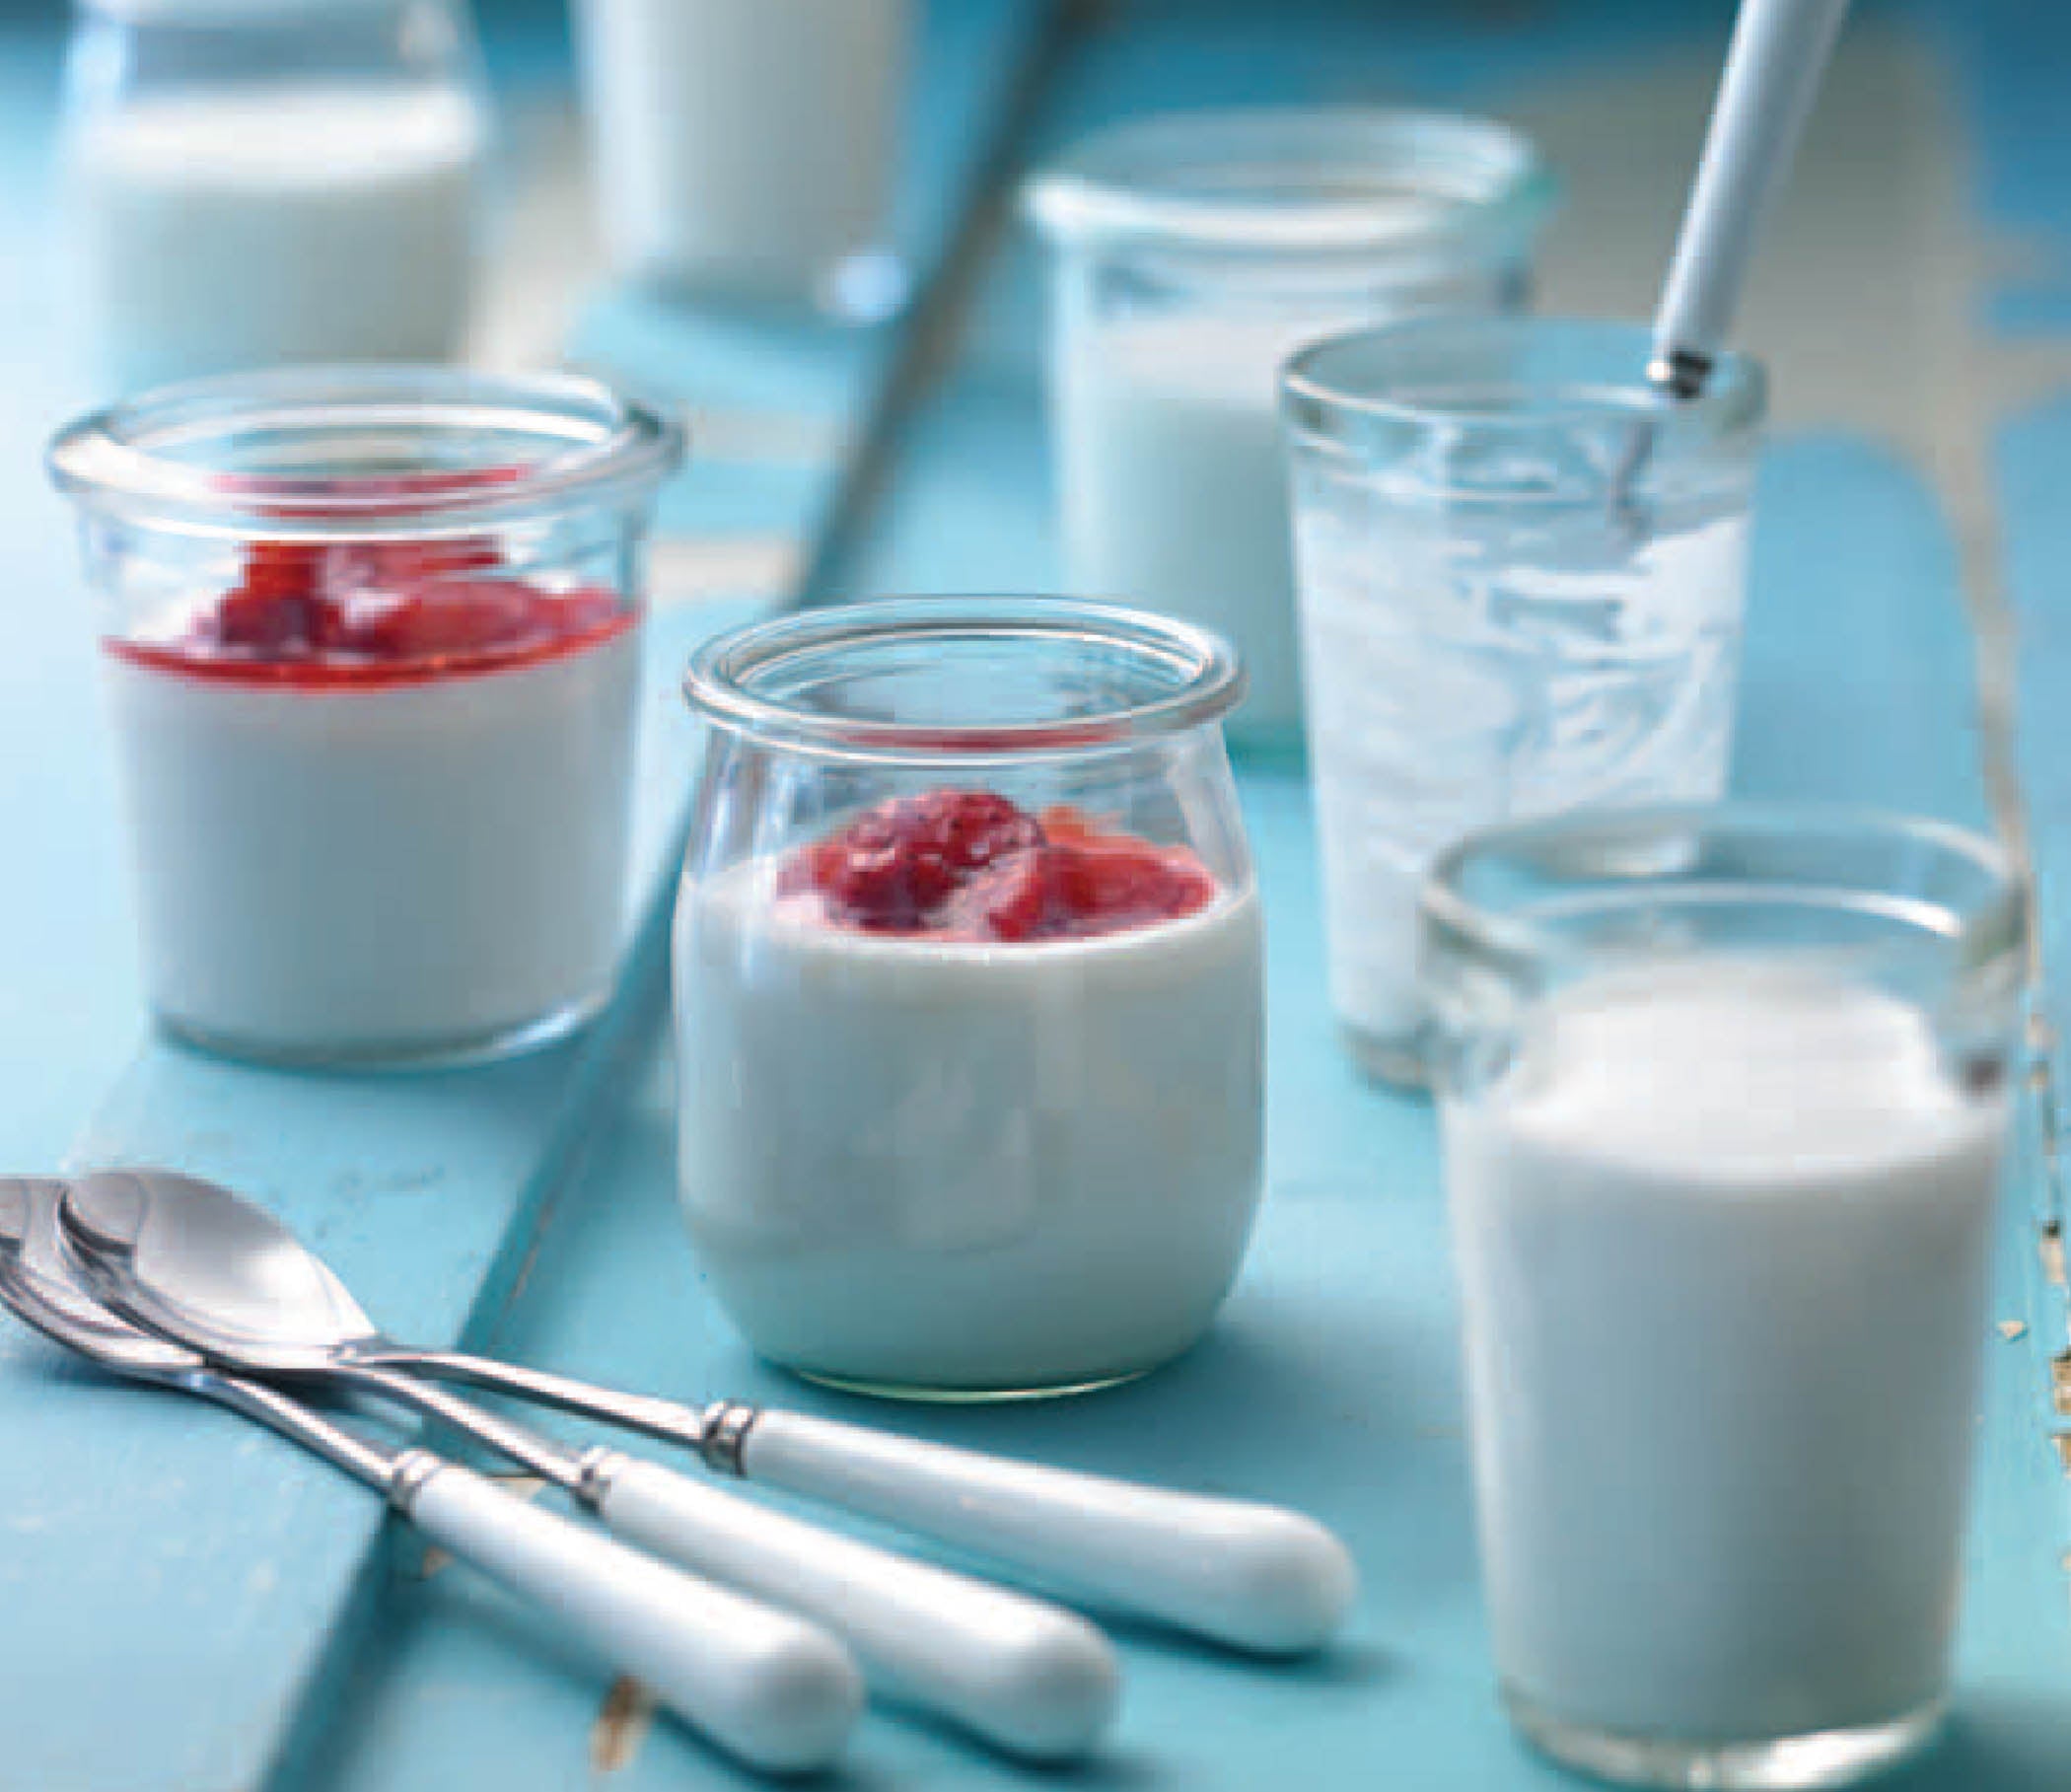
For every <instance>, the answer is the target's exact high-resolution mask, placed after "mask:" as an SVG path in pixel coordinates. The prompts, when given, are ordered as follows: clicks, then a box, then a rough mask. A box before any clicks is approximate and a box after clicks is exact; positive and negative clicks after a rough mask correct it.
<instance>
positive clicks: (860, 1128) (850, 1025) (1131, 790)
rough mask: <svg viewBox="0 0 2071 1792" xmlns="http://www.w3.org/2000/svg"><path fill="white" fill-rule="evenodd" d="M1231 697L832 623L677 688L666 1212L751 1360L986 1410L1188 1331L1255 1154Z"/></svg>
mask: <svg viewBox="0 0 2071 1792" xmlns="http://www.w3.org/2000/svg"><path fill="white" fill-rule="evenodd" d="M1242 686H1243V679H1242V674H1241V672H1240V670H1239V668H1238V665H1237V662H1236V660H1235V658H1234V656H1233V655H1232V653H1231V651H1230V650H1229V648H1228V647H1227V646H1226V645H1225V644H1224V643H1223V642H1221V641H1220V640H1219V639H1217V638H1216V637H1214V636H1212V635H1209V634H1207V633H1205V632H1203V631H1200V630H1197V629H1193V628H1190V627H1187V626H1185V625H1184V624H1180V623H1176V622H1170V621H1166V620H1163V619H1161V618H1158V617H1154V616H1150V615H1146V614H1143V613H1141V612H1136V611H1131V610H1127V609H1117V608H1114V607H1110V606H1104V605H1097V604H1083V603H1077V602H1068V601H1064V600H1058V599H1026V600H1018V599H990V600H964V599H951V598H930V599H915V600H906V601H899V602H886V603H871V604H859V605H854V606H848V607H844V608H841V609H828V610H819V611H812V612H808V613H806V614H803V615H798V616H793V617H789V618H785V619H781V620H778V621H775V622H771V623H766V624H762V625H758V626H755V627H752V628H749V629H747V630H744V631H741V632H738V633H736V634H734V635H731V636H728V637H726V638H724V639H722V640H719V641H717V642H715V643H713V644H712V645H710V646H709V647H707V648H706V649H705V650H704V651H703V652H702V653H700V654H699V655H698V657H697V658H696V660H695V661H694V662H693V664H692V666H691V669H690V673H689V678H688V681H687V690H688V695H689V698H690V702H691V704H692V707H693V708H694V709H695V710H696V711H697V712H698V714H699V715H700V716H701V718H702V719H703V720H704V722H705V724H706V726H707V730H708V735H709V743H708V750H707V753H706V759H705V767H704V773H703V779H702V783H701V786H700V791H699V795H698V799H697V802H696V805H695V810H694V816H693V823H692V832H691V840H690V845H689V850H688V856H687V860H686V863H685V867H684V873H683V882H682V889H681V892H680V895H679V897H678V908H677V920H676V970H675V981H676V1004H677V1008H676V1012H677V1039H678V1060H679V1074H680V1078H681V1090H680V1104H679V1122H680V1153H681V1183H682V1199H683V1207H684V1212H685V1215H686V1217H687V1219H688V1222H689V1228H690V1233H691V1238H692V1241H693V1243H694V1245H695V1247H696V1249H697V1253H698V1255H699V1258H700V1261H701V1263H702V1266H703V1268H704V1270H705V1273H706V1276H707V1278H708V1280H709V1283H710V1286H711V1288H712V1290H713V1292H714V1293H715V1294H716V1295H717V1296H718V1298H719V1300H720V1301H721V1303H722V1304H723V1305H724V1306H725V1308H726V1309H727V1311H728V1312H729V1314H730V1315H731V1316H732V1317H733V1319H734V1321H735V1322H736V1324H737V1325H738V1326H740V1328H741V1329H742V1331H743V1332H744V1333H745V1334H746V1336H747V1337H748V1339H749V1341H750V1343H751V1344H752V1345H753V1346H754V1348H755V1349H756V1350H757V1351H759V1352H760V1353H761V1354H762V1355H764V1356H766V1357H768V1358H771V1359H772V1360H774V1361H776V1362H778V1363H781V1364H783V1365H785V1366H787V1367H789V1368H791V1369H794V1370H796V1371H798V1372H799V1373H801V1374H803V1375H806V1376H809V1377H812V1378H814V1379H816V1380H820V1381H824V1382H830V1383H835V1384H839V1385H841V1386H845V1387H850V1388H855V1389H860V1390H865V1391H869V1392H874V1393H882V1394H892V1395H901V1396H907V1397H913V1398H950V1399H959V1398H965V1399H978V1398H1015V1397H1025V1396H1031V1395H1042V1394H1057V1393H1066V1392H1073V1391H1078V1390H1082V1389H1088V1388H1094V1387H1099V1386H1103V1385H1106V1384H1108V1383H1112V1382H1116V1381H1121V1380H1125V1379H1127V1378H1129V1377H1132V1376H1136V1375H1140V1374H1142V1373H1144V1372H1145V1371H1147V1370H1149V1369H1152V1368H1155V1367H1157V1366H1158V1365H1159V1364H1161V1363H1163V1362H1165V1361H1166V1360H1168V1359H1169V1358H1171V1357H1173V1356H1176V1355H1178V1353H1179V1352H1180V1351H1182V1350H1184V1349H1185V1348H1186V1347H1187V1346H1188V1345H1190V1344H1192V1343H1193V1342H1194V1341H1195V1340H1196V1339H1197V1338H1198V1337H1199V1336H1200V1335H1201V1334H1202V1332H1203V1331H1205V1330H1206V1329H1207V1327H1208V1326H1209V1324H1210V1322H1211V1320H1212V1319H1213V1318H1214V1316H1215V1313H1216V1311H1217V1309H1218V1308H1219V1307H1220V1306H1221V1304H1222V1301H1223V1298H1224V1296H1225V1295H1226V1294H1227V1292H1228V1291H1229V1288H1230V1285H1231V1282H1232V1280H1233V1279H1234V1277H1235V1276H1236V1274H1237V1270H1238V1265H1239V1263H1240V1261H1241V1260H1242V1258H1243V1255H1244V1252H1245V1247H1246V1243H1247V1241H1248V1239H1249V1237H1250V1229H1251V1221H1252V1216H1253V1213H1254V1211H1255V1209H1256V1206H1257V1202H1258V1196H1259V1179H1260V1169H1261V1150H1262V1133H1263V1121H1262V1088H1263V1028H1262V1010H1263V990H1262V974H1263V973H1262V962H1261V929H1260V921H1259V909H1258V896H1257V891H1256V889H1255V886H1254V882H1253V878H1252V871H1251V864H1250V853H1249V850H1248V847H1247V843H1246V838H1245V831H1244V824H1243V820H1242V817H1241V816H1240V814H1239V810H1238V803H1237V794H1236V789H1235V785H1234V781H1233V779H1232V777H1231V774H1230V766H1229V760H1228V755H1227V753H1226V752H1225V749H1224V744H1223V738H1222V721H1223V718H1224V717H1225V716H1226V715H1227V714H1228V713H1229V711H1230V709H1231V707H1232V706H1233V705H1234V704H1235V703H1236V701H1237V700H1238V697H1239V695H1240V694H1241V691H1242Z"/></svg>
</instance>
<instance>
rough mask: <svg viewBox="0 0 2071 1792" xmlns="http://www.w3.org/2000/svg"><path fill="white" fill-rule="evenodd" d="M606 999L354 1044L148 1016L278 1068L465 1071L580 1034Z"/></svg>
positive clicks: (215, 1051)
mask: <svg viewBox="0 0 2071 1792" xmlns="http://www.w3.org/2000/svg"><path fill="white" fill-rule="evenodd" d="M609 999H610V992H609V991H608V990H607V991H604V992H603V993H601V994H598V995H594V996H586V997H584V998H583V999H582V1000H581V1001H579V1002H570V1003H569V1004H567V1005H566V1006H565V1007H562V1008H556V1009H555V1010H554V1011H553V1012H552V1013H551V1014H546V1015H541V1016H539V1017H538V1018H537V1019H536V1020H529V1021H522V1022H520V1023H519V1024H518V1025H516V1026H514V1027H500V1028H497V1029H495V1030H494V1031H493V1032H489V1033H471V1034H464V1035H458V1036H456V1037H454V1038H452V1039H428V1040H412V1041H410V1042H408V1043H406V1044H396V1043H386V1044H385V1043H383V1042H381V1041H379V1040H377V1041H374V1042H372V1043H368V1044H354V1045H322V1044H315V1045H295V1044H288V1043H284V1042H283V1041H281V1040H278V1039H248V1038H245V1037H242V1036H240V1035H239V1034H237V1033H234V1032H221V1031H219V1030H217V1029H216V1028H213V1027H208V1026H205V1025H199V1024H197V1023H195V1022H192V1021H189V1020H186V1019H185V1018H183V1017H182V1016H179V1015H177V1014H169V1013H167V1012H166V1011H165V1010H163V1009H160V1010H158V1011H156V1012H155V1013H154V1014H153V1016H152V1018H153V1020H154V1021H155V1022H156V1023H157V1025H158V1027H159V1029H160V1031H161V1032H163V1033H165V1034H166V1035H167V1036H168V1037H169V1038H172V1039H179V1041H181V1042H182V1043H183V1044H188V1045H193V1046H196V1047H198V1048H199V1049H200V1050H202V1051H206V1052H209V1053H210V1054H212V1055H213V1056H216V1057H224V1058H235V1059H237V1060H238V1061H239V1062H241V1063H246V1064H264V1065H267V1066H269V1067H271V1068H274V1069H279V1070H336V1071H353V1072H366V1073H370V1074H371V1073H380V1072H398V1073H400V1072H409V1071H418V1070H464V1069H467V1068H468V1067H470V1066H472V1065H477V1064H494V1063H499V1062H501V1061H502V1060H503V1059H505V1058H513V1057H520V1056H522V1055H524V1054H525V1053H527V1052H532V1051H543V1050H544V1049H545V1048H546V1047H547V1046H549V1045H557V1044H559V1043H560V1042H561V1041H562V1040H563V1039H569V1038H571V1037H572V1036H574V1035H575V1034H577V1033H580V1032H581V1031H582V1030H583V1029H584V1028H585V1027H587V1026H588V1025H589V1024H590V1023H591V1022H592V1021H593V1020H595V1019H596V1018H597V1016H598V1015H599V1014H600V1013H601V1012H602V1011H603V1009H604V1007H605V1004H606V1003H607V1001H608V1000H609Z"/></svg>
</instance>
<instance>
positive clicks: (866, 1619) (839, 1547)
mask: <svg viewBox="0 0 2071 1792" xmlns="http://www.w3.org/2000/svg"><path fill="white" fill-rule="evenodd" d="M590 1474H591V1484H592V1486H593V1488H595V1489H596V1492H595V1493H594V1495H593V1497H594V1500H595V1504H596V1510H597V1512H598V1514H599V1516H600V1517H601V1518H603V1520H604V1521H605V1523H606V1524H607V1525H608V1526H609V1527H610V1529H611V1531H612V1533H613V1534H614V1535H616V1536H618V1537H622V1538H625V1539H626V1540H628V1541H631V1542H635V1543H638V1544H639V1545H640V1546H641V1547H643V1548H646V1549H651V1550H653V1551H655V1552H656V1553H657V1554H661V1555H666V1556H669V1557H670V1558H672V1559H673V1560H676V1561H678V1562H681V1563H683V1564H684V1565H685V1566H686V1567H689V1568H693V1569H696V1570H697V1571H698V1572H699V1573H701V1574H707V1575H710V1576H711V1577H712V1578H714V1579H715V1580H723V1581H728V1582H731V1583H733V1584H734V1585H736V1586H739V1587H742V1588H745V1589H746V1590H747V1591H749V1592H750V1593H752V1594H754V1595H756V1596H757V1597H758V1598H761V1599H766V1600H768V1601H769V1602H770V1604H772V1605H775V1606H781V1607H783V1608H785V1609H786V1610H788V1611H793V1612H799V1613H804V1614H805V1615H806V1616H808V1617H810V1618H813V1619H814V1620H816V1621H817V1622H820V1623H822V1624H824V1625H825V1626H826V1627H827V1629H828V1630H829V1631H830V1632H831V1633H832V1634H833V1635H835V1636H837V1637H839V1638H840V1639H841V1640H842V1641H843V1642H844V1643H846V1644H848V1646H849V1647H850V1648H852V1649H853V1650H854V1651H855V1653H856V1657H857V1659H858V1660H859V1661H861V1662H862V1664H863V1667H864V1670H865V1672H866V1673H867V1674H868V1675H869V1676H870V1677H871V1679H873V1680H874V1681H877V1682H879V1683H880V1684H884V1685H885V1686H887V1687H888V1688H889V1689H891V1690H893V1691H895V1692H898V1693H901V1694H903V1695H905V1696H906V1697H909V1698H911V1699H912V1700H913V1701H914V1702H916V1703H919V1704H924V1705H927V1706H929V1707H931V1708H932V1709H934V1710H937V1711H940V1712H943V1713H945V1714H947V1715H948V1716H950V1717H953V1718H955V1719H957V1720H959V1721H960V1722H962V1723H964V1724H965V1725H967V1726H968V1727H969V1728H970V1729H972V1730H975V1731H976V1732H977V1733H978V1734H980V1735H981V1736H984V1737H986V1738H987V1739H988V1740H990V1741H992V1742H994V1743H997V1744H999V1745H1000V1746H1001V1747H1003V1748H1007V1749H1011V1750H1013V1751H1015V1752H1016V1753H1018V1754H1022V1755H1028V1756H1035V1757H1037V1758H1041V1759H1050V1760H1061V1759H1065V1758H1067V1757H1069V1756H1074V1755H1079V1754H1083V1753H1084V1752H1085V1751H1086V1750H1087V1749H1088V1748H1089V1747H1091V1746H1092V1744H1093V1742H1094V1741H1095V1739H1096V1738H1098V1737H1099V1735H1100V1734H1101V1732H1102V1731H1103V1730H1105V1729H1106V1728H1107V1723H1108V1720H1109V1719H1110V1718H1111V1717H1112V1716H1113V1714H1114V1707H1115V1701H1116V1698H1117V1695H1118V1693H1119V1690H1120V1676H1119V1671H1118V1669H1117V1667H1116V1665H1115V1660H1114V1652H1113V1650H1112V1649H1111V1648H1109V1647H1108V1644H1107V1638H1106V1637H1104V1636H1103V1635H1102V1634H1101V1633H1100V1632H1099V1631H1098V1630H1097V1629H1095V1628H1094V1627H1093V1625H1091V1624H1090V1623H1088V1622H1087V1621H1086V1620H1085V1619H1084V1618H1082V1617H1078V1616H1076V1615H1074V1614H1073V1613H1069V1612H1064V1611H1060V1610H1059V1609H1058V1608H1057V1607H1055V1606H1052V1605H1048V1604H1046V1603H1044V1602H1042V1601H1039V1600H1035V1599H1031V1598H1029V1597H1028V1596H1027V1595H1025V1594H1020V1593H1011V1592H1009V1591H1007V1590H1006V1589H1005V1588H1003V1587H995V1586H992V1585H990V1584H989V1583H988V1582H985V1581H981V1580H976V1579H973V1578H972V1577H971V1576H969V1575H965V1574H954V1573H952V1572H950V1571H949V1570H948V1569H946V1568H938V1567H936V1566H934V1565H933V1564H932V1563H928V1562H922V1561H916V1560H914V1559H912V1558H911V1557H908V1556H902V1555H894V1554H893V1553H892V1552H891V1551H890V1550H886V1549H879V1548H876V1547H873V1546H872V1545H871V1544H869V1543H865V1542H859V1541H857V1540H855V1539H854V1538H849V1537H844V1536H842V1535H841V1534H840V1533H838V1532H834V1531H825V1530H821V1528H820V1527H818V1526H816V1525H809V1524H804V1523H801V1522H800V1521H799V1520H797V1519H795V1518H789V1517H787V1516H785V1515H784V1514H783V1513H781V1512H771V1511H769V1510H767V1509H766V1508H764V1507H761V1506H758V1505H755V1504H753V1503H752V1502H750V1501H749V1500H745V1499H742V1498H740V1497H739V1496H738V1495H735V1494H731V1493H725V1492H722V1491H721V1490H720V1489H718V1488H716V1487H711V1486H707V1485H705V1484H703V1483H702V1482H698V1481H693V1480H689V1479H686V1478H685V1477H684V1476H682V1475H680V1474H675V1473H672V1472H671V1471H670V1470H668V1469H663V1468H660V1467H658V1466H657V1465H655V1464H653V1463H643V1462H637V1461H635V1460H633V1459H632V1458H630V1457H626V1456H620V1455H617V1454H616V1453H615V1452H613V1453H609V1454H606V1455H602V1456H599V1457H595V1458H592V1459H591V1465H590Z"/></svg>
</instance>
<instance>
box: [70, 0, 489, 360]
mask: <svg viewBox="0 0 2071 1792" xmlns="http://www.w3.org/2000/svg"><path fill="white" fill-rule="evenodd" d="M488 139H489V113H488V106H487V101H486V98H485V90H484V87H483V84H482V76H481V70H480V67H479V62H478V58H477V55H476V50H475V44H474V34H473V28H472V26H471V25H470V23H469V21H468V17H467V14H466V11H465V7H464V0H293V3H292V4H286V5H282V4H263V3H262V0H81V4H80V7H79V10H78V12H77V14H76V16H75V23H74V26H73V34H72V40H71V47H70V53H69V56H68V59H67V63H66V73H65V119H64V131H63V154H64V163H65V169H66V174H67V178H68V181H69V186H70V203H69V207H68V213H69V217H68V223H69V229H70V233H71V247H72V251H73V256H72V258H73V263H74V268H75V274H76V277H77V281H78V285H79V288H80V299H81V303H82V307H83V311H84V316H85V322H86V325H87V329H88V332H89V335H90V337H91V340H92V344H93V354H94V359H95V361H96V362H97V364H98V367H99V370H100V373H101V376H102V377H103V378H104V379H105V381H106V382H107V385H109V386H110V387H112V388H113V389H115V390H116V391H118V392H128V391H134V390H137V389H140V388H145V387H151V386H156V385H160V384H163V383H166V382H169V381H175V380H183V379H188V378H193V377H198V376H201V375H207V374H218V373H228V372H235V371H239V370H242V369H247V368H256V367H264V366H269V365H274V364H278V363H283V362H340V361H429V360H444V359H449V358H452V357H454V356H456V355H458V354H459V353H460V352H461V350H462V348H463V346H464V336H465V332H466V326H467V322H468V312H469V302H470V297H471V289H472V285H473V277H474V265H475V250H476V240H475V239H476V222H477V221H476V210H477V201H478V199H479V196H480V185H481V181H480V179H479V177H480V173H481V168H482V163H483V159H484V155H485V152H486V148H487V144H488Z"/></svg>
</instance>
